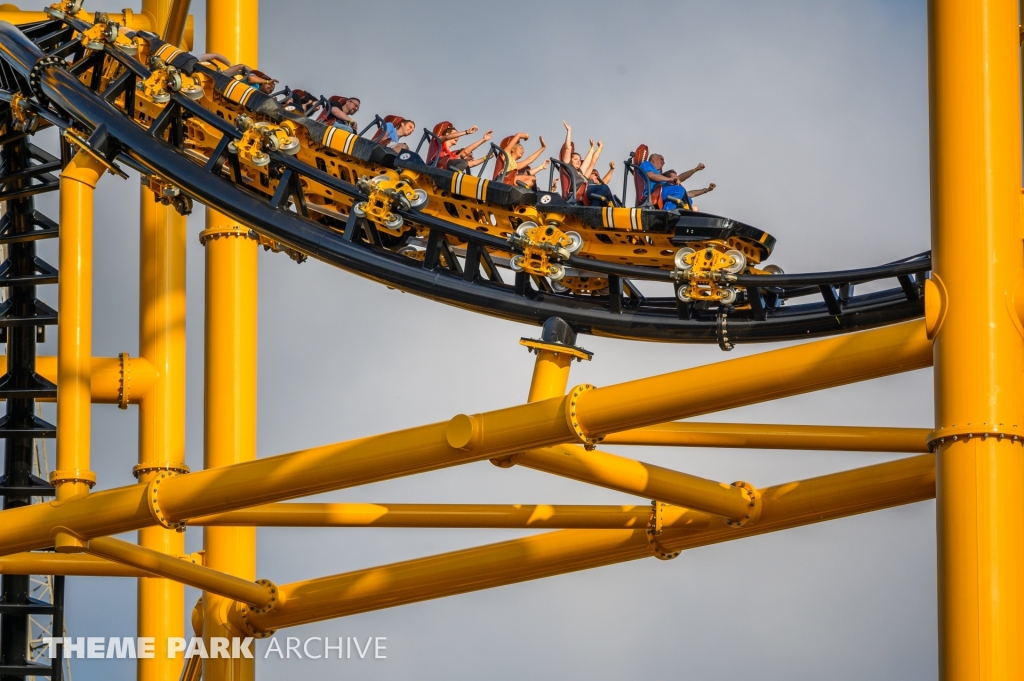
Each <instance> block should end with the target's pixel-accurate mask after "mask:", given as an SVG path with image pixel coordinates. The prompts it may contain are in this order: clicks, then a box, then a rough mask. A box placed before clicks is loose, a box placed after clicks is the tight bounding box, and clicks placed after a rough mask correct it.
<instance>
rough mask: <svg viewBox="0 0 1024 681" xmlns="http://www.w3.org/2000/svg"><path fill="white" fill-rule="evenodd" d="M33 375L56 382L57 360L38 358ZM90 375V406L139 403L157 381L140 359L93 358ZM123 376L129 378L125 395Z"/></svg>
mask: <svg viewBox="0 0 1024 681" xmlns="http://www.w3.org/2000/svg"><path fill="white" fill-rule="evenodd" d="M6 371H7V357H5V356H3V355H0V375H2V373H3V372H6ZM36 372H37V373H38V374H39V375H40V376H42V377H43V378H45V379H46V380H48V381H52V382H53V383H57V358H56V357H37V358H36ZM91 372H92V386H91V394H92V403H93V404H123V405H125V406H127V405H129V404H138V403H139V402H140V400H142V398H144V397H145V396H146V394H147V393H148V392H149V391H150V389H151V388H152V387H153V383H154V381H156V379H157V372H156V368H155V367H154V366H153V365H152V364H151V363H150V362H149V360H146V359H144V358H142V357H93V358H92V369H91ZM125 376H127V378H128V381H127V393H125V387H126V386H125V381H124V378H125ZM38 401H40V402H53V401H54V400H53V399H42V400H38Z"/></svg>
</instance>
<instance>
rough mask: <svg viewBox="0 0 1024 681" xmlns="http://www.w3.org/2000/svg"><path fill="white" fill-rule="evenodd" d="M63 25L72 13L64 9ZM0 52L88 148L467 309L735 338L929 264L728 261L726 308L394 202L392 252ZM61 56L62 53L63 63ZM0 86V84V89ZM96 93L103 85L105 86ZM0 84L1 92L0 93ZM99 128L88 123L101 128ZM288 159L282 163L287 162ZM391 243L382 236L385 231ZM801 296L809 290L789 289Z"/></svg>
mask: <svg viewBox="0 0 1024 681" xmlns="http://www.w3.org/2000/svg"><path fill="white" fill-rule="evenodd" d="M66 21H67V22H69V23H71V24H72V25H74V26H75V27H76V28H78V27H81V26H85V25H86V24H81V23H80V22H78V21H77V20H76V19H72V18H67V19H66ZM47 26H48V28H47V29H36V33H37V35H43V34H46V35H51V36H54V35H60V34H59V31H60V29H61V26H62V23H61V22H57V21H53V22H47ZM46 47H47V49H48V50H52V51H55V52H58V53H60V54H72V53H73V52H74V49H75V48H74V46H71V45H70V43H62V42H60V41H59V40H56V39H51V40H50V41H49V43H48V44H47V46H46ZM107 53H108V54H109V55H110V56H112V57H114V58H116V59H118V60H119V61H121V62H122V63H123V64H125V65H126V66H128V67H129V69H130V70H131V71H132V74H131V76H126V77H125V79H124V82H119V83H117V86H118V87H122V86H125V85H126V84H130V79H131V78H135V77H146V76H147V75H148V71H147V70H146V69H145V68H144V67H142V66H141V65H140V64H139V63H138V62H136V61H135V60H133V59H131V58H128V57H126V56H125V55H123V54H120V53H119V52H117V50H114V49H113V48H110V47H108V48H107ZM0 60H2V62H3V64H4V68H5V69H6V70H7V71H10V72H13V73H16V74H17V75H18V76H19V80H20V82H23V83H27V82H28V81H29V80H33V81H34V83H35V85H34V87H30V88H28V92H25V91H24V90H25V88H24V87H22V90H23V94H26V95H31V96H32V97H33V101H34V102H35V105H36V106H37V107H38V110H39V112H40V114H41V115H42V116H44V118H45V119H46V120H47V121H48V122H50V123H53V124H55V125H58V126H60V127H68V126H73V127H75V128H77V129H78V130H80V131H83V132H85V133H86V134H89V133H91V132H93V131H97V132H96V136H99V137H101V139H98V140H97V145H99V146H102V148H101V149H99V151H100V152H101V153H104V154H105V155H107V156H108V157H109V158H111V159H112V160H117V161H118V162H123V163H124V164H126V165H129V166H131V167H133V168H136V169H139V170H141V171H144V172H147V173H153V174H156V175H159V176H160V177H161V178H163V179H164V180H166V181H167V182H169V183H171V184H173V185H175V186H177V187H180V188H181V189H182V190H183V191H184V192H186V193H187V194H189V195H190V196H192V197H193V198H194V199H196V200H198V201H200V202H202V203H204V204H206V205H209V206H212V207H214V208H216V209H217V210H219V211H222V212H224V213H226V214H228V215H230V216H231V217H233V218H234V219H236V220H238V221H239V222H241V223H243V224H247V225H250V226H251V227H252V228H253V229H254V230H255V231H256V232H258V233H260V234H262V235H264V236H266V237H269V238H270V239H273V240H275V241H277V242H280V243H281V244H283V245H285V246H287V247H288V248H291V249H294V250H296V251H298V252H300V253H302V254H305V255H308V256H310V257H314V258H317V259H319V260H321V261H324V262H327V263H330V264H332V265H335V266H337V267H340V268H342V269H345V270H348V271H351V272H354V273H356V274H360V275H362V276H364V277H368V278H370V279H373V280H376V281H379V282H381V283H384V284H387V285H388V286H392V287H395V288H399V289H402V290H404V291H407V292H410V293H414V294H417V295H420V296H423V297H426V298H430V299H432V300H436V301H439V302H443V303H447V304H450V305H455V306H458V307H462V308H465V309H467V310H471V311H474V312H479V313H482V314H488V315H492V316H497V317H502V318H505V319H510V320H514V321H519V322H525V323H531V324H543V323H544V322H545V321H546V320H547V319H549V318H551V317H560V318H562V319H564V320H566V321H567V322H568V323H569V324H570V325H571V326H572V327H573V329H575V330H576V331H577V332H581V333H591V334H595V335H604V336H613V337H621V338H628V339H636V340H653V341H667V342H684V343H686V342H689V343H716V342H717V343H718V344H719V345H721V346H722V347H723V348H728V347H731V345H732V344H735V343H742V342H764V341H782V340H794V339H803V338H811V337H817V336H825V335H832V334H838V333H846V332H851V331H856V330H860V329H866V328H872V327H877V326H882V325H886V324H892V323H895V322H899V321H903V320H907V319H912V318H915V317H919V316H921V315H922V314H923V307H924V306H923V299H922V298H923V296H922V288H923V284H924V277H925V276H926V273H927V271H928V270H929V269H930V266H931V262H930V257H929V256H928V254H923V255H921V256H915V257H914V258H909V259H905V260H902V261H899V262H895V263H892V264H889V265H883V266H880V267H873V268H867V269H860V270H848V271H842V272H831V273H819V274H795V275H791V274H785V275H781V274H780V275H771V276H764V275H739V276H736V277H735V281H734V284H735V285H737V286H739V287H742V290H743V293H742V294H741V298H740V299H739V301H737V303H736V305H737V306H739V307H728V308H721V309H720V308H718V307H712V308H701V307H699V306H697V305H693V304H682V303H679V302H677V300H676V298H675V297H674V296H672V297H670V296H663V297H645V296H644V295H643V294H642V293H641V292H640V288H641V287H642V286H644V285H645V283H644V282H663V283H664V282H670V281H671V276H670V273H669V272H667V271H665V270H659V269H655V268H648V267H638V266H628V265H617V264H614V263H608V262H604V261H597V260H591V259H588V258H580V257H575V256H574V257H571V258H570V259H569V260H568V262H567V263H566V264H567V265H568V266H569V267H574V268H578V269H581V270H585V271H588V272H597V273H601V274H603V275H605V276H607V278H608V279H609V282H610V286H609V293H608V295H601V296H579V295H573V294H571V293H568V292H564V293H559V292H555V291H553V290H552V289H551V286H550V285H549V284H548V283H547V282H546V281H545V280H536V279H531V278H528V277H527V276H526V275H524V274H522V273H519V274H517V275H514V281H508V282H506V281H502V279H501V274H502V273H503V272H504V273H505V275H506V277H508V276H510V275H512V273H511V272H510V271H509V270H503V271H501V270H499V269H498V268H496V267H495V266H494V262H493V261H492V260H491V259H490V256H489V255H488V251H487V249H488V248H490V249H492V250H495V249H497V250H503V251H506V252H508V251H512V250H515V249H514V248H512V247H510V245H509V244H508V243H507V242H505V241H503V240H501V239H499V238H497V237H493V236H489V235H486V234H481V233H480V232H476V231H474V230H471V229H467V228H465V227H461V226H459V225H456V224H453V223H449V222H447V221H445V220H442V219H438V218H434V217H431V216H427V215H424V214H422V213H419V212H417V211H415V210H412V211H405V212H403V213H402V215H403V217H404V218H405V220H406V221H407V223H411V224H415V225H418V226H420V227H423V228H426V229H428V230H429V231H430V235H431V236H430V238H429V239H428V240H427V244H426V246H427V250H426V254H425V257H424V259H423V261H419V260H414V259H412V258H409V257H406V256H404V255H400V254H398V253H396V252H393V251H392V250H390V249H389V248H388V246H389V244H387V243H384V242H383V240H382V237H381V236H380V235H377V233H376V230H375V229H374V228H373V226H372V225H370V224H368V223H367V222H366V221H365V220H360V219H359V218H358V217H356V216H355V215H352V216H349V218H348V222H347V224H344V225H343V224H340V223H337V222H336V221H332V219H330V218H327V217H323V216H319V215H317V214H316V213H310V212H309V211H308V210H307V206H306V205H305V202H304V200H303V199H302V196H301V191H299V192H293V193H289V192H288V191H287V187H286V186H285V185H286V183H285V182H282V183H281V186H282V189H281V190H279V192H278V193H279V196H276V197H274V198H273V199H268V198H267V197H264V196H262V195H260V194H258V193H256V192H254V191H252V190H249V189H247V188H245V187H244V186H243V185H241V184H236V183H235V182H233V181H232V179H231V178H230V177H228V176H227V175H226V174H222V172H221V168H220V163H219V162H211V163H208V164H207V165H206V167H205V168H204V167H203V166H200V165H198V164H197V163H196V162H195V161H193V160H191V159H190V158H189V157H187V156H186V155H185V154H184V152H183V151H182V150H181V149H180V148H179V147H178V145H177V144H174V142H178V144H180V140H175V138H174V134H173V129H172V134H171V135H170V136H169V137H168V139H169V140H170V141H167V140H165V139H163V134H162V133H158V134H153V133H154V131H153V130H152V129H151V130H146V129H143V128H142V127H140V126H139V125H137V124H136V123H135V122H134V121H132V120H130V119H128V118H127V117H126V116H125V114H124V113H123V112H122V111H120V110H119V109H117V108H116V107H114V106H113V105H112V104H110V101H112V100H113V97H112V96H109V97H104V96H102V93H97V92H95V91H94V90H93V89H91V88H90V87H89V85H87V84H85V83H83V82H81V81H80V80H79V79H78V77H77V76H76V75H75V74H74V73H72V72H70V71H69V70H67V68H65V67H66V64H64V65H62V64H60V63H57V60H56V59H53V58H52V57H47V54H46V53H45V52H44V50H42V49H40V48H39V47H37V46H36V45H35V44H34V43H33V41H32V39H31V38H30V37H28V36H26V35H25V34H24V33H23V32H22V31H20V30H18V28H16V27H13V26H11V25H10V24H3V25H0ZM72 68H73V67H72ZM10 94H11V93H10V91H8V93H7V98H8V99H9V97H10ZM107 94H108V95H109V94H110V93H107ZM0 98H3V93H0ZM165 113H166V116H161V119H164V120H158V121H157V123H154V125H153V128H157V127H160V126H162V125H163V123H167V124H168V125H171V126H172V128H173V124H174V121H175V120H180V118H176V117H181V116H198V117H201V118H202V119H203V120H204V121H207V122H209V123H211V124H213V125H216V126H217V127H218V128H219V129H220V130H221V131H222V132H224V133H225V134H226V135H230V136H233V137H237V136H238V135H239V133H238V131H237V130H236V129H235V128H234V127H233V126H232V125H231V124H230V123H228V122H227V121H224V120H222V119H219V118H217V117H216V116H215V115H213V114H212V113H211V112H209V111H207V110H206V109H204V108H202V107H201V106H200V105H198V104H197V103H195V102H192V101H190V100H188V99H186V98H185V97H182V96H180V95H177V94H175V95H174V96H173V97H172V101H171V103H170V104H168V105H167V109H166V110H165ZM101 133H102V134H101ZM271 156H272V158H273V162H272V164H271V170H272V171H273V172H277V173H281V176H282V178H284V176H285V175H286V174H288V175H287V176H288V180H289V183H288V184H289V185H291V186H298V179H299V178H302V177H305V178H309V179H312V180H315V181H316V182H319V183H322V184H324V185H326V186H328V187H330V188H331V189H332V190H334V191H337V192H340V193H342V194H346V195H349V196H352V197H355V198H363V197H362V194H361V192H360V190H359V189H358V188H357V187H355V186H354V185H352V184H349V183H346V182H342V181H341V180H339V179H338V178H337V177H334V176H333V175H330V174H328V173H326V172H323V171H321V170H319V169H317V168H315V167H313V166H309V165H306V164H304V163H302V162H300V161H298V160H297V159H295V158H293V157H289V156H285V155H281V154H271ZM289 173H290V174H289ZM446 237H454V238H455V239H457V240H458V242H459V243H460V244H461V247H462V248H464V249H465V255H466V256H468V257H463V252H462V251H461V250H460V251H459V253H458V256H459V257H455V255H456V254H455V253H454V252H453V251H452V249H451V247H450V242H449V239H448V238H446ZM391 246H392V247H393V245H391ZM884 279H896V280H897V283H898V288H891V289H888V290H883V291H880V292H876V293H869V294H862V295H854V294H853V289H854V285H855V284H863V283H867V282H875V281H880V280H884ZM800 298H808V300H809V302H801V303H800V304H796V303H797V302H799V299H800Z"/></svg>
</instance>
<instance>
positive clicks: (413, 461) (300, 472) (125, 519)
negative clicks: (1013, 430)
mask: <svg viewBox="0 0 1024 681" xmlns="http://www.w3.org/2000/svg"><path fill="white" fill-rule="evenodd" d="M930 358H931V343H930V342H929V341H928V340H927V338H926V337H925V335H924V325H923V323H922V322H909V323H906V324H899V325H895V326H891V327H887V328H883V329H876V330H873V331H865V332H862V333H858V334H852V335H850V336H844V337H840V338H829V339H826V340H820V341H814V342H811V343H806V344H804V345H800V346H795V347H793V348H786V349H783V350H774V351H771V352H767V353H763V354H761V355H752V356H750V357H744V358H739V359H734V360H728V361H725V362H720V363H718V364H715V365H710V366H705V367H697V368H694V369H687V370H684V371H679V372H675V373H672V374H667V376H668V377H671V378H666V377H665V376H657V377H654V378H650V379H644V380H641V381H633V382H630V383H625V384H620V385H617V386H610V387H607V388H596V389H594V390H591V391H588V392H586V393H585V394H584V397H586V396H587V395H597V396H598V398H597V400H598V401H597V402H596V403H590V404H596V406H597V407H598V411H597V412H596V414H597V415H596V416H594V417H590V412H589V411H588V410H589V406H588V403H585V402H583V401H582V400H580V401H579V402H578V404H577V407H576V409H575V413H576V415H577V417H582V419H583V423H589V424H590V425H591V427H593V428H594V429H595V432H615V431H617V430H624V429H627V428H635V427H639V426H642V425H654V424H656V423H664V422H665V421H668V420H671V419H674V418H686V417H688V416H693V415H695V414H697V413H704V411H706V410H708V409H714V408H725V406H726V405H728V406H738V405H740V404H744V403H754V402H760V401H762V400H763V399H768V398H769V397H782V396H784V395H785V394H786V391H785V390H783V389H782V388H781V387H772V388H771V390H770V392H769V393H768V394H766V393H765V392H763V391H762V388H765V387H766V386H770V385H772V383H773V379H771V378H770V376H771V375H774V374H783V375H787V376H789V379H790V383H789V384H788V394H799V393H802V392H806V391H808V390H815V389H821V388H825V387H829V386H832V385H843V384H845V383H849V382H853V381H857V380H863V379H865V378H869V377H874V376H882V375H886V374H892V373H899V372H901V371H909V370H911V369H916V368H919V367H924V366H928V363H929V361H930ZM801 362H805V363H803V364H800V363H801ZM797 364H800V367H801V368H800V369H799V370H798V369H797V368H796V366H795V365H797ZM819 365H822V366H819ZM734 369H736V370H737V371H738V370H741V369H742V370H748V371H749V373H748V374H747V375H746V376H745V379H746V380H739V379H738V378H730V380H729V381H726V382H725V383H724V384H723V387H722V389H721V390H718V391H716V392H715V393H714V394H713V395H710V396H706V397H702V396H704V395H705V393H703V392H701V395H697V394H696V393H695V391H693V390H692V389H690V387H689V386H691V385H694V384H695V383H694V380H695V379H698V378H699V379H701V380H700V381H698V384H699V383H706V382H709V381H710V378H711V377H713V376H715V375H723V376H729V377H735V376H737V373H735V372H734V371H733V370H734ZM740 375H742V374H740ZM646 381H651V382H652V387H653V389H656V390H657V391H658V392H659V393H660V394H662V395H663V397H664V403H661V402H659V403H657V404H652V405H649V409H650V411H651V412H652V414H651V416H650V417H649V419H650V420H649V421H648V422H647V423H637V418H638V416H637V412H636V410H635V409H633V408H631V407H629V406H628V402H629V401H630V400H631V399H634V398H636V399H639V398H638V397H636V396H638V395H643V394H645V391H646V388H645V386H646V385H647V383H646ZM666 383H668V384H672V385H675V386H676V391H675V393H671V392H669V391H668V390H667V389H665V388H664V387H663V386H664V384H666ZM615 399H617V400H619V401H621V402H622V403H623V405H624V406H623V409H622V414H621V415H617V414H616V412H615V411H614V410H608V409H604V408H603V406H602V405H603V403H604V402H605V401H607V400H615ZM666 404H667V405H669V407H666V406H665V405H666ZM667 408H670V410H669V411H667V412H666V409H667ZM673 410H674V411H673ZM572 411H573V410H572V396H571V395H569V396H567V397H566V398H564V399H559V398H557V397H556V398H552V399H547V400H542V401H540V402H534V403H531V404H525V405H520V406H517V407H510V408H507V409H500V410H497V411H492V412H486V413H483V414H477V415H475V416H472V417H469V416H462V415H460V416H456V417H455V418H453V419H452V420H451V421H450V422H447V423H435V424H431V425H426V426H420V427H418V428H410V429H408V430H403V431H397V432H393V433H388V434H385V435H377V436H373V437H368V438H363V439H360V440H352V441H349V442H343V443H338V444H333V445H327V446H323V447H317V448H314V449H309V450H305V451H301V452H295V453H292V454H285V455H281V456H276V457H270V458H265V459H257V460H255V461H248V462H244V463H239V464H235V465H232V466H225V467H223V468H219V469H209V470H204V471H199V472H195V473H190V474H189V475H185V476H180V477H176V478H170V479H167V480H164V482H163V483H162V485H161V487H160V492H159V495H160V502H159V504H160V509H161V518H162V521H161V522H174V521H182V520H186V519H188V518H193V517H197V516H200V515H211V514H214V513H223V512H225V511H231V510H236V509H239V508H246V507H249V506H257V505H260V504H265V503H271V502H275V501H283V500H285V499H291V498H296V497H301V496H306V495H309V494H316V493H319V492H326V491H330V490H334V489H341V488H344V487H352V486H356V485H362V484H367V483H370V482H376V481H378V480H386V479H390V478H395V477H399V476H403V475H411V474H414V473H420V472H424V471H428V470H436V469H440V468H445V467H447V466H454V465H458V464H462V463H468V462H471V461H478V460H481V459H488V458H494V457H496V456H501V455H503V454H510V453H514V452H518V451H523V450H524V449H530V448H535V447H544V446H549V445H553V444H559V443H562V442H567V441H571V440H573V439H574V438H575V432H574V431H573V429H572V427H571V425H570V423H571V422H570V421H569V420H567V415H569V414H571V413H572ZM577 422H578V421H577ZM147 503H148V502H145V495H144V494H143V493H142V491H141V490H138V489H135V488H132V487H128V488H119V489H112V490H107V491H104V492H97V493H94V494H91V495H82V496H79V497H77V498H75V499H72V500H69V501H68V503H66V504H63V505H61V506H52V505H46V504H39V505H34V506H26V507H23V508H17V509H11V510H7V511H3V512H2V513H0V553H14V552H18V551H27V550H32V549H39V548H46V547H47V546H50V545H52V538H51V536H50V531H51V528H53V527H63V528H65V529H66V530H67V531H68V532H70V533H72V534H77V535H78V536H82V537H86V538H88V537H95V536H101V535H108V534H118V533H120V532H127V531H130V530H136V529H139V528H141V527H147V526H149V525H152V524H154V523H155V522H157V521H156V520H155V515H154V514H153V512H151V511H150V510H149V508H148V506H147Z"/></svg>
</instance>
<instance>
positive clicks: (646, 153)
mask: <svg viewBox="0 0 1024 681" xmlns="http://www.w3.org/2000/svg"><path fill="white" fill-rule="evenodd" d="M650 155H651V152H650V150H649V149H648V148H647V145H646V144H641V145H640V146H639V147H637V148H636V151H634V152H633V163H635V164H637V165H640V164H641V163H643V162H644V161H646V160H647V159H648V158H649V157H650Z"/></svg>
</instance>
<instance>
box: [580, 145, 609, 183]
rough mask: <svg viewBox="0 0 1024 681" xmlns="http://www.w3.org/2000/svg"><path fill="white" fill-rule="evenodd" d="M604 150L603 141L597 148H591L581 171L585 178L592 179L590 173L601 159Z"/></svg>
mask: <svg viewBox="0 0 1024 681" xmlns="http://www.w3.org/2000/svg"><path fill="white" fill-rule="evenodd" d="M602 149H604V142H602V141H601V140H598V141H597V146H596V147H591V149H590V153H589V154H587V157H586V158H585V159H583V167H582V169H581V172H582V173H583V177H590V171H591V170H593V169H594V167H595V166H596V165H597V159H599V158H601V150H602Z"/></svg>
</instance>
